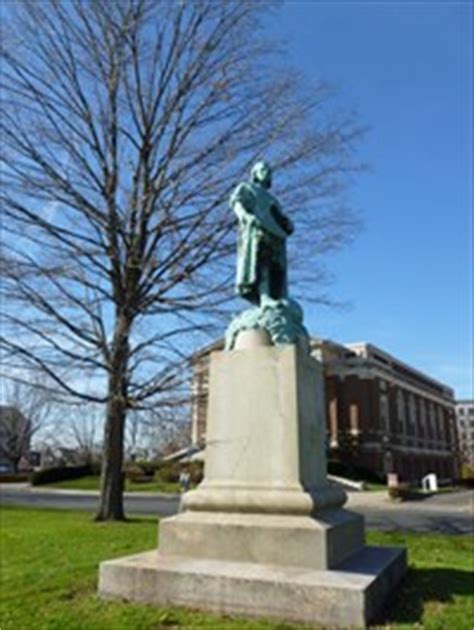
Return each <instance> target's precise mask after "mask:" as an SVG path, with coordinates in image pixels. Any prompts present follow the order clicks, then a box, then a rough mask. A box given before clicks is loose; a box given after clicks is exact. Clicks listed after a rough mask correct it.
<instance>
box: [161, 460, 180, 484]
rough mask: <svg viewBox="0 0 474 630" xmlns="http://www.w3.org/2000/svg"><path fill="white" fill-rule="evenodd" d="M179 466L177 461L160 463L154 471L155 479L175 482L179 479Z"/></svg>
mask: <svg viewBox="0 0 474 630" xmlns="http://www.w3.org/2000/svg"><path fill="white" fill-rule="evenodd" d="M180 472H181V466H180V464H179V463H177V462H165V463H162V464H161V465H160V467H159V468H158V470H157V471H156V473H155V479H156V481H165V482H168V483H176V482H177V481H179V473H180Z"/></svg>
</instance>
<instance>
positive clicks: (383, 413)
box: [379, 394, 390, 432]
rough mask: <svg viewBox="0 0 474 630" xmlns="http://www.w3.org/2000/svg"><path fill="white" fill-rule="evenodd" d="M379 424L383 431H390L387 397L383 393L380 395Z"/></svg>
mask: <svg viewBox="0 0 474 630" xmlns="http://www.w3.org/2000/svg"><path fill="white" fill-rule="evenodd" d="M379 413H380V426H381V427H382V430H383V431H387V432H388V431H390V419H389V410H388V398H387V396H386V395H385V394H381V395H380V409H379Z"/></svg>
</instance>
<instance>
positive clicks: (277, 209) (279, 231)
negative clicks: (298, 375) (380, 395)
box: [226, 162, 308, 350]
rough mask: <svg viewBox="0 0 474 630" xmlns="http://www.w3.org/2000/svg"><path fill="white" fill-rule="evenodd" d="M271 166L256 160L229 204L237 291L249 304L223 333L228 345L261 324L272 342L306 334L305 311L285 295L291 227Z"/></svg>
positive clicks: (291, 341) (282, 341) (285, 340)
mask: <svg viewBox="0 0 474 630" xmlns="http://www.w3.org/2000/svg"><path fill="white" fill-rule="evenodd" d="M271 184H272V171H271V168H270V166H269V165H268V164H267V163H266V162H257V164H255V166H254V167H253V168H252V172H251V177H250V181H248V182H243V183H241V184H239V185H238V186H237V188H236V189H235V191H234V192H233V193H232V195H231V198H230V206H231V208H232V209H233V211H234V212H235V214H236V215H237V218H238V245H237V272H236V288H237V293H238V294H239V295H241V296H242V297H243V298H244V299H246V300H248V301H249V302H250V303H251V304H253V305H254V306H253V308H250V309H247V310H245V311H243V312H242V313H240V314H239V315H237V316H236V317H235V318H234V319H233V320H232V322H231V324H230V326H229V328H228V330H227V333H226V349H227V350H231V349H232V348H233V347H234V344H235V341H236V339H237V335H238V334H239V332H241V331H243V330H252V329H263V330H266V331H267V332H268V334H269V335H270V338H271V340H272V343H273V344H287V343H297V342H298V341H300V340H302V339H303V340H304V343H306V345H307V339H308V333H307V331H306V329H305V328H304V326H303V311H302V309H301V307H300V306H299V304H298V303H297V302H296V301H295V300H291V299H290V298H289V297H288V284H287V258H286V239H287V238H288V236H290V235H291V234H292V232H293V230H294V226H293V223H292V221H291V220H290V219H289V218H288V217H287V216H286V215H285V214H284V212H283V209H282V207H281V205H280V203H279V201H278V199H277V198H276V197H275V196H274V195H273V194H272V193H271V192H270V187H271Z"/></svg>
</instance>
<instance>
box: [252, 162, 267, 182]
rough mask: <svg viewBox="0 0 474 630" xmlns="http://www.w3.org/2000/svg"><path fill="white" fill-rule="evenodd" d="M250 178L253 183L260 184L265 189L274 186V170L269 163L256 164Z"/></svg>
mask: <svg viewBox="0 0 474 630" xmlns="http://www.w3.org/2000/svg"><path fill="white" fill-rule="evenodd" d="M250 176H251V179H252V181H253V182H256V183H258V184H260V185H261V186H263V187H264V188H270V186H271V185H272V169H271V168H270V165H269V164H268V163H267V162H257V163H256V164H254V165H253V167H252V171H251V173H250Z"/></svg>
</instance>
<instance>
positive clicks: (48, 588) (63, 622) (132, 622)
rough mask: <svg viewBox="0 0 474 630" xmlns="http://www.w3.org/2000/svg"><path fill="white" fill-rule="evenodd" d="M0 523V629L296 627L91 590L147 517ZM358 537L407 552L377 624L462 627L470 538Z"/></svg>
mask: <svg viewBox="0 0 474 630" xmlns="http://www.w3.org/2000/svg"><path fill="white" fill-rule="evenodd" d="M1 525H2V529H1V533H2V539H1V540H2V590H1V609H0V626H1V628H2V630H30V629H33V628H34V629H35V630H43V629H57V630H59V629H61V630H64V629H83V630H109V629H110V630H121V629H124V630H125V629H130V630H157V629H158V628H163V629H164V628H166V627H174V628H176V627H182V628H190V627H206V628H215V629H216V630H220V629H221V628H222V629H228V628H233V629H234V630H240V629H242V630H266V629H270V628H273V629H276V628H279V629H283V628H296V627H297V626H291V625H290V624H278V623H275V622H263V621H244V620H241V619H231V618H228V617H226V618H220V617H217V616H214V615H209V614H204V613H199V612H195V611H183V610H178V609H169V608H167V609H156V608H152V607H148V606H143V605H135V604H125V603H121V602H105V601H102V600H100V599H98V598H97V596H96V586H97V569H98V564H99V562H100V561H101V560H105V559H109V558H113V557H118V556H123V555H127V554H132V553H136V552H139V551H142V550H147V549H151V548H153V547H155V546H156V532H157V525H156V520H155V519H152V518H141V519H137V520H135V521H132V522H129V523H100V524H99V523H93V522H92V521H91V515H90V514H86V513H83V512H68V511H54V510H34V509H26V508H10V507H8V508H4V509H3V510H2V512H1ZM368 542H369V543H370V544H380V545H387V544H389V545H394V544H395V545H407V546H408V552H409V558H410V571H409V573H408V576H407V578H406V579H405V581H404V582H403V584H402V585H401V586H400V587H399V588H397V590H396V594H395V596H394V598H393V600H392V601H391V602H390V603H389V605H388V607H387V609H386V610H385V611H384V613H383V618H381V619H380V625H381V626H382V627H384V626H385V627H387V628H411V627H413V628H415V627H416V628H420V627H422V628H426V629H428V630H431V629H433V630H434V629H436V630H464V629H466V630H470V629H471V628H472V626H473V610H474V597H473V593H472V589H473V580H472V577H473V574H472V572H471V573H470V571H472V562H473V557H474V541H473V540H472V539H470V538H468V537H454V536H451V537H450V536H440V535H425V534H401V533H400V534H399V533H394V534H385V533H381V532H369V535H368ZM298 627H299V628H301V627H302V626H298Z"/></svg>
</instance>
